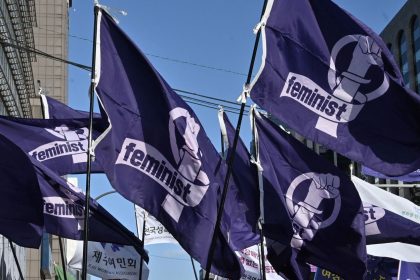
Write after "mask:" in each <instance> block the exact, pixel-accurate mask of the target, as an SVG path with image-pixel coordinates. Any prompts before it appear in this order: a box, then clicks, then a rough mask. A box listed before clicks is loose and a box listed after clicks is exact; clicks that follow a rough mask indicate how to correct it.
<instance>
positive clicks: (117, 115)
mask: <svg viewBox="0 0 420 280" xmlns="http://www.w3.org/2000/svg"><path fill="white" fill-rule="evenodd" d="M98 29H99V30H100V32H98V36H99V37H98V42H100V48H99V50H98V53H97V54H98V56H97V58H96V59H97V60H96V61H97V64H96V65H98V66H100V67H99V71H100V72H99V73H97V88H96V92H97V94H98V98H99V99H100V101H101V104H102V105H103V107H104V110H105V111H106V113H107V115H108V118H109V120H110V123H111V125H110V128H109V129H108V130H107V133H106V134H104V135H102V136H101V141H100V142H97V143H95V144H96V148H95V154H96V158H97V159H98V161H99V162H100V163H101V165H102V166H103V167H104V170H105V173H106V174H107V176H108V178H109V180H110V182H111V184H112V186H113V187H114V188H115V189H116V190H117V191H118V192H119V193H121V194H122V195H123V196H124V197H125V198H127V199H128V200H130V201H132V202H134V203H135V204H137V205H139V206H141V207H143V208H144V209H146V210H147V211H148V212H149V213H150V214H152V215H153V216H154V217H155V218H156V219H157V220H159V221H160V222H161V223H162V224H163V225H164V226H165V228H166V229H167V230H168V231H169V232H170V233H171V234H172V235H173V236H174V238H175V239H176V240H178V242H179V243H180V245H181V246H182V247H183V248H184V249H185V250H186V251H187V252H188V253H189V254H190V255H191V256H192V257H193V258H195V259H196V260H197V261H198V262H199V263H200V264H201V265H202V266H203V267H204V266H205V265H206V262H207V256H208V251H209V247H210V242H211V238H209V237H210V236H211V233H212V232H213V230H214V226H215V221H216V211H217V203H218V200H219V198H220V193H221V188H222V185H223V178H224V176H223V172H221V170H219V168H220V167H222V168H223V164H222V159H221V157H220V156H219V154H218V153H217V151H216V150H215V148H214V147H213V145H212V144H211V142H210V140H209V139H208V138H207V136H206V134H205V132H204V129H203V127H202V125H201V124H200V122H199V120H198V118H197V116H196V115H195V113H194V112H193V111H192V110H191V108H190V107H189V106H188V105H187V104H186V103H185V102H184V101H183V100H182V99H181V98H180V97H179V96H178V95H177V94H176V93H175V92H174V91H173V90H172V89H171V88H170V87H169V86H168V84H167V83H166V82H165V80H163V78H162V77H161V76H160V74H159V73H158V72H157V71H156V70H155V69H154V68H153V66H152V65H151V64H150V63H149V61H148V60H147V59H146V58H145V57H144V55H143V54H142V53H141V51H139V50H138V49H137V47H136V46H135V45H134V44H133V43H132V41H131V40H130V39H129V38H128V37H127V36H126V35H125V34H124V33H123V32H122V31H121V29H120V28H119V27H118V26H117V25H116V24H115V22H114V21H113V20H112V18H111V17H110V16H109V15H107V14H106V13H105V12H104V11H100V12H99V16H98ZM222 225H223V223H222ZM222 232H227V229H226V228H224V229H222V231H219V230H218V231H217V232H216V233H215V235H216V237H217V239H216V240H217V241H216V250H215V253H214V258H213V262H212V264H213V265H212V270H211V271H212V272H213V273H215V274H217V275H221V276H225V277H231V278H234V279H236V278H239V275H240V270H241V267H240V264H239V261H238V259H237V258H236V256H235V254H234V252H233V250H232V249H231V248H230V247H229V245H228V243H227V240H226V238H225V236H224V234H222Z"/></svg>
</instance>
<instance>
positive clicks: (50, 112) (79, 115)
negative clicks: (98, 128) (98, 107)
mask: <svg viewBox="0 0 420 280" xmlns="http://www.w3.org/2000/svg"><path fill="white" fill-rule="evenodd" d="M40 98H41V105H42V111H43V112H44V118H45V119H87V118H89V112H85V111H80V110H75V109H73V108H71V107H69V106H67V105H66V104H64V103H61V102H60V101H58V100H56V99H54V98H52V97H49V96H46V95H44V94H40ZM93 117H94V118H96V119H101V118H102V116H101V115H100V114H97V113H94V115H93Z"/></svg>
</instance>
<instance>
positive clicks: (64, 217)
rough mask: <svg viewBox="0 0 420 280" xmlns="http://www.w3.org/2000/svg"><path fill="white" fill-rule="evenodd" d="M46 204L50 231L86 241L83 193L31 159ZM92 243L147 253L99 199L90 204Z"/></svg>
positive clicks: (90, 237) (46, 219)
mask: <svg viewBox="0 0 420 280" xmlns="http://www.w3.org/2000/svg"><path fill="white" fill-rule="evenodd" d="M31 161H32V164H33V165H34V168H35V172H36V175H37V178H38V184H39V188H40V190H41V195H42V199H43V201H44V203H43V204H44V206H43V215H44V227H45V230H46V232H48V233H51V234H54V235H58V236H62V237H65V238H70V239H75V240H83V232H84V228H83V225H84V205H85V203H86V202H85V200H86V197H85V195H84V194H83V193H82V191H81V190H80V189H79V188H78V187H75V186H73V185H71V184H70V183H68V182H66V181H65V180H64V179H63V178H61V177H60V176H58V175H57V174H56V173H55V172H53V171H51V170H50V169H48V168H46V167H45V166H43V165H42V164H41V163H39V162H38V161H36V160H34V159H33V158H31ZM89 210H90V216H89V236H88V239H89V240H90V241H97V242H108V243H118V244H126V245H131V246H134V247H135V248H136V249H137V250H138V252H139V253H141V254H142V255H145V258H146V260H148V257H147V255H146V254H145V253H144V249H143V248H142V246H141V242H140V241H139V239H138V238H137V236H135V235H134V234H133V233H132V232H131V231H129V230H128V229H127V228H125V227H124V226H123V225H122V224H121V223H120V222H119V221H118V220H117V219H115V218H114V217H113V216H112V215H111V214H110V213H108V211H106V210H105V208H103V207H102V206H101V205H99V204H98V203H97V202H96V201H95V200H93V199H91V201H90V209H89Z"/></svg>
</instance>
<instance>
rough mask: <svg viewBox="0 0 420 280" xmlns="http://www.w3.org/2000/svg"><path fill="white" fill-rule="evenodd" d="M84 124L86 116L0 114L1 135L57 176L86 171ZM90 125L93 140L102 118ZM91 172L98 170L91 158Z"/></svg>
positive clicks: (86, 133) (103, 125)
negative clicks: (37, 116) (36, 116)
mask: <svg viewBox="0 0 420 280" xmlns="http://www.w3.org/2000/svg"><path fill="white" fill-rule="evenodd" d="M69 117H71V116H69ZM88 127H89V120H88V119H48V120H44V119H21V118H12V117H3V116H1V117H0V131H1V134H2V135H3V136H5V137H7V138H8V139H9V140H11V141H12V142H13V143H15V144H16V145H18V146H19V148H21V149H22V150H23V151H25V152H26V153H27V154H28V155H30V156H31V157H32V158H34V159H36V160H38V161H40V162H42V163H43V164H44V165H45V166H47V167H48V168H50V169H51V170H53V171H54V172H56V173H58V174H59V175H66V174H72V173H85V172H86V168H87V163H86V160H87V146H88ZM93 127H94V131H93V135H92V136H93V139H96V137H97V136H98V135H99V134H100V133H101V132H102V131H104V129H105V127H106V126H105V124H104V123H103V122H102V120H100V119H95V120H94V122H93ZM92 172H102V167H101V166H100V165H99V164H98V163H97V162H95V161H93V162H92Z"/></svg>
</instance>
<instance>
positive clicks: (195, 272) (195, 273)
mask: <svg viewBox="0 0 420 280" xmlns="http://www.w3.org/2000/svg"><path fill="white" fill-rule="evenodd" d="M190 258H191V264H192V268H193V271H194V276H195V280H198V277H197V271H195V265H194V260H193V258H192V257H191V256H190Z"/></svg>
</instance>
